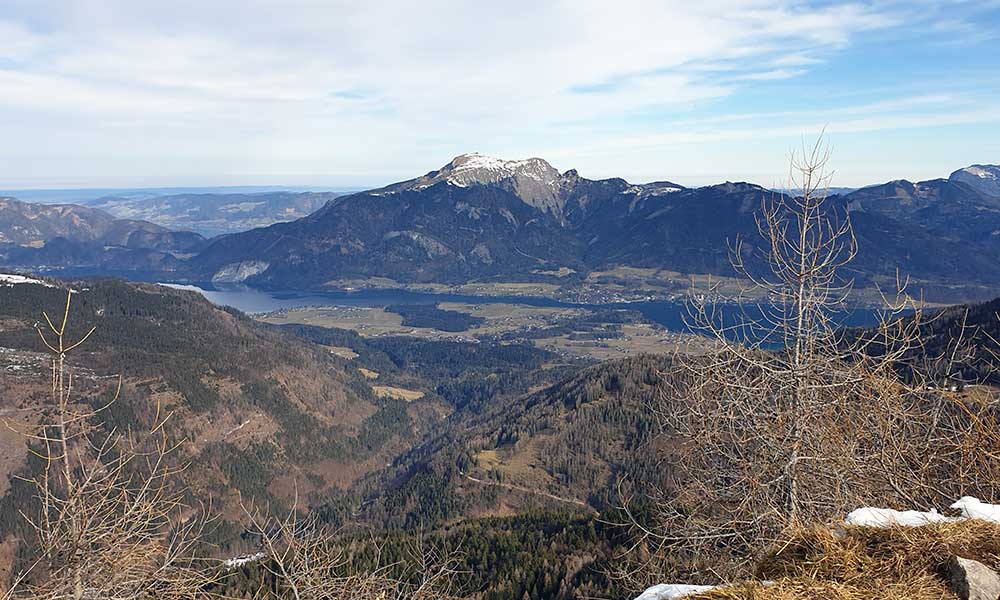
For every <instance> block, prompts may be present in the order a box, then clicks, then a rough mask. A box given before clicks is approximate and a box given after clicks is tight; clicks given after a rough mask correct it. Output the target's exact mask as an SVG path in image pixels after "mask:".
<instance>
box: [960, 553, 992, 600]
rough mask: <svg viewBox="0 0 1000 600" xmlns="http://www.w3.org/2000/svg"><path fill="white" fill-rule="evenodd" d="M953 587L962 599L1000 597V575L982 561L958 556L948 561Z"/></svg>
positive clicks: (972, 599)
mask: <svg viewBox="0 0 1000 600" xmlns="http://www.w3.org/2000/svg"><path fill="white" fill-rule="evenodd" d="M948 575H949V577H950V578H951V589H952V590H953V591H954V592H955V593H956V594H958V597H959V598H961V599H962V600H998V599H1000V575H997V574H996V572H995V571H994V570H993V569H991V568H989V567H987V566H986V565H984V564H983V563H981V562H978V561H975V560H971V559H968V558H961V557H958V556H953V557H951V560H950V561H948Z"/></svg>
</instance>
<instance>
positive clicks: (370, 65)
mask: <svg viewBox="0 0 1000 600" xmlns="http://www.w3.org/2000/svg"><path fill="white" fill-rule="evenodd" d="M910 19H911V15H910V14H909V13H907V11H906V9H905V8H904V6H903V5H902V4H897V3H894V2H891V1H890V2H888V3H886V2H874V3H869V2H860V1H859V2H841V3H829V2H816V3H809V2H801V1H799V0H778V1H777V2H761V1H760V0H705V1H703V2H698V3H688V2H670V1H667V2H664V1H660V0H633V1H625V2H616V3H608V2H602V1H597V0H572V1H571V0H553V1H551V2H536V1H528V0H512V1H511V2H506V3H503V4H502V5H497V4H482V3H458V2H450V1H446V0H427V1H424V2H409V1H406V2H404V1H401V0H400V1H394V2H376V3H359V2H356V1H353V0H351V1H348V0H334V1H328V2H314V1H309V0H293V1H288V2H263V3H258V2H252V3H247V2H243V1H242V0H218V1H213V2H206V3H198V4H197V5H186V4H182V3H170V2H155V1H152V0H109V1H108V2H102V3H87V6H84V5H82V4H81V3H76V2H71V1H69V0H66V1H61V0H33V1H27V0H9V1H8V2H5V3H4V4H3V6H0V39H2V40H3V43H2V44H0V126H3V127H4V129H5V137H7V138H8V141H9V140H10V136H18V137H17V139H16V143H15V144H10V143H8V144H7V145H6V149H5V150H0V165H6V166H0V176H4V175H14V174H19V173H23V172H25V171H26V170H27V171H29V172H31V173H33V174H34V173H37V174H38V175H39V176H42V175H44V174H45V173H58V172H61V171H66V170H70V171H72V170H81V169H86V170H88V171H89V170H94V169H96V170H98V171H100V172H104V173H108V174H112V173H120V172H121V171H122V170H123V169H128V170H130V171H137V170H147V171H158V172H161V173H162V172H163V171H164V170H165V169H170V170H172V171H176V172H179V173H180V172H185V170H191V171H194V172H203V171H209V170H215V171H228V172H239V173H254V172H268V171H269V170H271V171H272V172H273V170H274V169H281V172H284V173H288V172H316V171H324V172H329V171H332V170H342V171H353V172H370V171H371V170H372V169H377V168H380V167H381V168H385V169H386V170H387V171H389V172H397V171H405V170H408V169H410V168H411V167H412V165H413V164H414V163H415V162H416V161H417V160H421V161H423V160H427V156H428V154H429V153H433V154H434V155H435V156H437V155H438V154H440V155H442V156H443V155H445V154H447V153H449V152H452V151H453V150H456V149H459V150H461V149H467V148H469V147H476V148H483V147H484V146H487V147H489V148H487V149H490V148H492V149H500V150H507V149H514V150H515V151H520V152H525V153H531V152H532V150H531V149H532V148H538V147H539V145H540V143H543V142H546V141H547V140H548V139H549V137H550V136H549V134H550V133H551V132H552V130H553V129H555V128H558V127H560V126H561V125H562V124H564V123H575V124H577V126H578V129H579V128H582V129H589V130H590V131H591V132H592V133H593V134H594V136H595V137H594V138H593V139H591V140H590V143H592V144H602V143H604V142H603V141H602V140H604V139H605V138H606V139H607V140H608V141H609V143H610V144H612V145H611V146H609V147H613V143H614V140H615V139H624V140H634V139H636V136H635V135H633V132H631V131H624V130H623V131H618V132H610V134H609V133H608V132H606V131H605V129H606V127H607V125H606V124H607V123H609V122H617V123H623V122H627V121H628V120H629V119H631V118H633V117H635V116H636V115H644V114H649V113H661V114H674V113H676V114H678V115H681V114H684V113H686V112H690V111H692V110H694V109H696V108H702V107H704V106H708V105H711V104H712V103H718V102H721V101H724V100H727V99H730V100H731V99H733V98H736V97H739V95H740V94H741V93H743V92H744V91H746V90H748V89H753V86H756V85H776V84H780V82H782V81H787V80H795V79H797V78H801V77H805V76H808V75H809V74H810V73H811V72H812V69H814V68H816V67H818V66H823V65H826V64H828V63H829V61H831V60H834V59H835V58H836V57H837V56H838V55H839V54H840V53H843V52H845V51H846V50H847V49H849V48H850V47H851V44H852V43H853V42H854V41H855V40H857V39H858V38H859V37H860V36H865V35H872V34H875V33H878V32H884V31H890V30H893V29H894V28H896V27H897V26H900V25H901V24H902V25H903V26H907V25H906V24H907V23H908V22H909V20H910ZM955 19H956V24H955V25H949V27H959V26H960V25H961V24H962V23H964V21H962V19H961V18H960V17H955ZM769 112H771V114H772V117H771V118H782V117H780V116H779V115H780V114H781V113H780V112H779V111H769ZM823 112H824V113H825V114H831V113H830V111H823ZM5 113H6V114H5ZM714 116H715V118H717V119H718V121H717V122H722V121H725V120H727V119H728V120H733V119H736V120H738V119H740V117H739V116H734V115H732V114H728V113H725V112H722V113H719V114H716V115H714ZM801 116H802V115H799V117H801ZM799 117H796V118H799ZM788 118H791V117H788ZM664 122H665V123H680V122H682V120H681V119H680V118H679V117H677V116H673V117H671V118H667V119H664ZM790 123H792V122H791V121H790ZM795 123H796V124H797V122H795ZM56 124H58V126H56ZM790 126H795V125H791V124H790ZM629 127H632V128H634V127H636V125H635V123H632V124H630V125H629ZM686 127H695V128H697V127H698V126H697V125H693V124H688V125H686ZM602 132H603V133H602ZM670 135H671V136H674V135H677V136H678V137H674V138H670V139H686V138H685V137H684V136H694V137H696V138H698V139H704V137H705V134H704V133H703V132H700V131H697V130H696V129H695V130H690V131H688V132H686V133H683V134H674V133H670ZM651 139H655V138H651ZM81 140H86V142H87V143H86V144H80V143H79V142H80V141H81ZM340 140H351V143H350V144H349V145H348V144H343V143H339V141H340ZM151 142H155V143H151ZM574 143H576V142H574ZM563 150H564V151H571V149H567V148H564V149H563ZM415 157H416V158H415ZM386 165H389V166H388V167H387V166H386ZM4 169H8V171H6V172H5V171H4Z"/></svg>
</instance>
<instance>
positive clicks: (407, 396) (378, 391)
mask: <svg viewBox="0 0 1000 600" xmlns="http://www.w3.org/2000/svg"><path fill="white" fill-rule="evenodd" d="M372 391H373V392H375V395H376V396H378V397H379V398H396V399H397V400H403V401H406V402H413V401H414V400H419V399H421V398H423V397H424V393H423V392H421V391H419V390H408V389H406V388H401V387H394V386H391V385H373V386H372Z"/></svg>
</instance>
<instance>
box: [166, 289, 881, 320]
mask: <svg viewBox="0 0 1000 600" xmlns="http://www.w3.org/2000/svg"><path fill="white" fill-rule="evenodd" d="M164 285H170V286H171V287H176V288H180V289H187V290H194V291H197V292H200V293H201V294H202V295H204V296H205V298H207V299H208V300H209V301H210V302H212V303H213V304H219V305H223V306H231V307H233V308H235V309H237V310H240V311H243V312H245V313H251V314H259V313H266V312H273V311H276V310H281V309H291V308H301V307H304V306H359V307H385V306H387V305H392V304H434V303H437V302H464V303H469V304H526V305H529V306H540V307H560V308H585V309H590V310H601V309H629V310H635V311H638V312H640V313H642V315H643V316H644V317H646V318H647V319H649V320H650V321H652V322H654V323H658V324H659V325H661V326H663V327H664V328H665V329H667V330H668V331H689V327H688V325H687V323H688V321H689V320H690V319H688V318H687V316H688V310H687V305H686V304H685V303H684V302H670V301H647V302H621V303H616V304H580V303H573V302H562V301H560V300H553V299H550V298H539V297H524V296H467V295H462V294H432V293H423V292H410V291H406V290H358V291H345V290H330V291H322V292H299V291H272V290H261V289H256V288H251V287H248V286H245V285H219V284H210V283H203V284H198V285H178V284H164ZM720 310H721V313H722V315H723V319H724V321H725V322H726V323H734V322H737V321H740V320H742V318H743V317H744V316H745V317H747V318H750V319H754V318H759V317H760V309H759V308H757V307H755V306H742V307H739V306H735V305H724V306H722V307H720ZM836 321H837V323H838V324H840V325H842V326H851V327H868V326H872V325H875V324H876V323H877V321H878V313H877V311H875V310H872V309H869V308H857V309H852V310H846V311H843V312H841V313H839V314H838V315H837V316H836Z"/></svg>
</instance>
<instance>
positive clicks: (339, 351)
mask: <svg viewBox="0 0 1000 600" xmlns="http://www.w3.org/2000/svg"><path fill="white" fill-rule="evenodd" d="M327 348H328V349H329V350H330V353H331V354H336V355H337V356H339V357H340V358H346V359H347V360H354V359H355V358H357V357H358V353H357V352H355V351H354V350H351V349H350V348H344V347H343V346H327Z"/></svg>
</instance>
